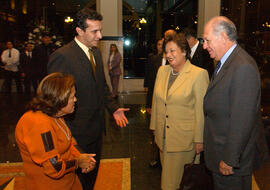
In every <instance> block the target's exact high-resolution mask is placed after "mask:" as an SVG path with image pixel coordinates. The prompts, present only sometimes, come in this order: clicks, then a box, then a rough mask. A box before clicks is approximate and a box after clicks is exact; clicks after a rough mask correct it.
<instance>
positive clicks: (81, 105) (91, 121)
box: [48, 8, 129, 190]
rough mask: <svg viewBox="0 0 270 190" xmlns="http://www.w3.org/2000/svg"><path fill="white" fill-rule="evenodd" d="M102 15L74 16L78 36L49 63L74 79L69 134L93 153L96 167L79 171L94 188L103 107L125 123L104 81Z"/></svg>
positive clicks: (88, 12) (87, 187)
mask: <svg viewBox="0 0 270 190" xmlns="http://www.w3.org/2000/svg"><path fill="white" fill-rule="evenodd" d="M101 20H102V16H101V15H100V14H99V13H97V12H96V11H94V10H91V9H89V8H84V9H82V10H80V11H79V12H78V13H77V15H76V21H75V24H76V26H75V27H76V28H75V30H76V32H77V35H76V37H75V38H74V40H72V41H71V42H70V43H68V44H67V45H65V46H64V47H62V48H60V49H58V50H56V51H55V52H54V53H53V54H52V55H51V56H50V60H49V64H48V72H49V73H51V72H63V73H67V74H71V75H73V76H74V78H75V81H76V97H77V109H76V111H75V114H73V115H71V118H69V119H68V120H67V123H68V124H69V126H70V129H71V132H72V135H73V136H74V137H75V139H76V141H77V143H78V145H79V147H80V148H81V149H82V150H83V151H84V152H86V153H94V154H96V156H95V159H96V168H95V169H94V170H93V171H91V172H90V173H88V174H84V173H81V172H78V176H79V178H80V181H81V183H82V186H83V189H84V190H91V189H93V187H94V184H95V180H96V176H97V171H98V167H99V160H100V152H101V142H102V132H103V131H104V126H105V123H104V120H105V119H104V109H105V106H106V107H107V108H108V110H109V112H110V113H111V114H113V117H114V119H115V121H116V123H117V125H119V126H120V127H123V126H126V124H128V121H127V118H126V117H125V115H124V111H127V110H129V109H124V108H119V106H118V104H117V102H116V100H115V99H114V98H113V97H112V94H111V93H110V91H109V88H108V86H107V84H106V81H105V76H104V71H103V62H102V57H101V53H100V50H99V49H98V48H97V47H96V46H97V45H98V42H99V40H100V39H101V38H102V35H101Z"/></svg>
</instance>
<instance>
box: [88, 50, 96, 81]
mask: <svg viewBox="0 0 270 190" xmlns="http://www.w3.org/2000/svg"><path fill="white" fill-rule="evenodd" d="M88 51H89V57H90V62H91V64H92V69H93V73H94V76H95V78H96V65H95V62H94V56H93V52H92V50H91V49H90V48H89V50H88Z"/></svg>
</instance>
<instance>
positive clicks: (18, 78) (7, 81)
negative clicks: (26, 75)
mask: <svg viewBox="0 0 270 190" xmlns="http://www.w3.org/2000/svg"><path fill="white" fill-rule="evenodd" d="M4 73H5V81H4V87H5V92H7V93H11V82H12V79H14V80H15V83H16V88H17V92H18V93H22V83H21V76H20V72H18V71H17V72H13V71H5V72H4Z"/></svg>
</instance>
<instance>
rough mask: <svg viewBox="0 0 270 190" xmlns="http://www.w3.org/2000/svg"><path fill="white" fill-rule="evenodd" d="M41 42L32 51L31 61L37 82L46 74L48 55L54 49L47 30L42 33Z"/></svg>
mask: <svg viewBox="0 0 270 190" xmlns="http://www.w3.org/2000/svg"><path fill="white" fill-rule="evenodd" d="M41 42H42V43H41V44H39V45H37V46H35V48H34V49H33V53H32V61H33V63H34V65H35V72H36V75H37V79H38V82H40V81H41V80H42V79H43V78H44V77H45V76H46V75H47V74H48V72H47V64H48V61H49V56H50V55H51V54H52V52H53V51H54V50H55V47H54V45H53V44H52V42H51V37H50V35H49V33H48V32H44V33H43V34H42V39H41Z"/></svg>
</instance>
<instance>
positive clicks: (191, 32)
mask: <svg viewBox="0 0 270 190" xmlns="http://www.w3.org/2000/svg"><path fill="white" fill-rule="evenodd" d="M182 33H183V34H184V35H185V38H186V39H189V38H190V37H194V38H197V33H196V31H195V30H194V29H192V28H185V29H184V30H183V31H182Z"/></svg>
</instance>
